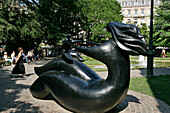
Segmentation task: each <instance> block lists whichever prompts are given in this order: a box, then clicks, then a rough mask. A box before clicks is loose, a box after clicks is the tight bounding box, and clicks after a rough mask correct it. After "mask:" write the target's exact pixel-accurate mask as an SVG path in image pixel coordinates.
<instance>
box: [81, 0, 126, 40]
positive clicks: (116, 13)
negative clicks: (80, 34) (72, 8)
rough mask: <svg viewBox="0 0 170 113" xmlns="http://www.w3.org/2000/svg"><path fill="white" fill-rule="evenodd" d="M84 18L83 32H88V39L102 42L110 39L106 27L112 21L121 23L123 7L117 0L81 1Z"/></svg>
mask: <svg viewBox="0 0 170 113" xmlns="http://www.w3.org/2000/svg"><path fill="white" fill-rule="evenodd" d="M79 7H80V9H81V15H82V17H85V19H84V25H85V26H84V27H83V30H84V31H87V33H88V34H87V35H88V37H87V38H88V39H91V40H93V41H97V42H102V41H105V40H106V37H109V36H110V34H109V33H108V32H107V31H106V29H105V27H106V25H107V24H108V23H109V22H111V21H117V22H121V21H122V20H123V16H122V15H121V12H120V10H121V6H120V4H119V3H118V2H117V1H116V0H79Z"/></svg>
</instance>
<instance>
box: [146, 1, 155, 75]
mask: <svg viewBox="0 0 170 113" xmlns="http://www.w3.org/2000/svg"><path fill="white" fill-rule="evenodd" d="M153 4H154V0H151V18H150V38H149V50H148V58H147V77H148V78H151V77H153V56H154V49H153V41H152V39H153Z"/></svg>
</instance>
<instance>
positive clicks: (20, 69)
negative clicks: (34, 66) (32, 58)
mask: <svg viewBox="0 0 170 113" xmlns="http://www.w3.org/2000/svg"><path fill="white" fill-rule="evenodd" d="M18 51H19V53H18V57H17V59H16V65H15V67H14V68H13V69H12V72H11V75H10V77H11V78H12V77H13V74H22V75H23V77H26V76H25V66H24V64H23V57H24V55H23V48H22V47H18Z"/></svg>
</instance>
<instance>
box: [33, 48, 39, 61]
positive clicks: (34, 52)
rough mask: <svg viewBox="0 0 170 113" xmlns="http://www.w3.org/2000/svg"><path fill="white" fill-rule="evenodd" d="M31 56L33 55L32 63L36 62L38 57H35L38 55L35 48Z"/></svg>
mask: <svg viewBox="0 0 170 113" xmlns="http://www.w3.org/2000/svg"><path fill="white" fill-rule="evenodd" d="M33 54H34V61H36V60H37V59H38V57H37V55H38V50H37V47H34V51H33Z"/></svg>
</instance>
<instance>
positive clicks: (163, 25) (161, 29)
mask: <svg viewBox="0 0 170 113" xmlns="http://www.w3.org/2000/svg"><path fill="white" fill-rule="evenodd" d="M169 6H170V2H169V1H167V0H162V3H161V4H160V5H159V7H158V8H157V10H156V14H155V16H154V34H153V42H154V45H155V46H166V47H170V18H169V17H170V7H169Z"/></svg>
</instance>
